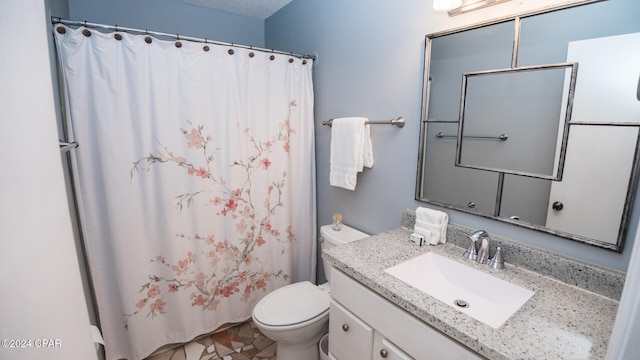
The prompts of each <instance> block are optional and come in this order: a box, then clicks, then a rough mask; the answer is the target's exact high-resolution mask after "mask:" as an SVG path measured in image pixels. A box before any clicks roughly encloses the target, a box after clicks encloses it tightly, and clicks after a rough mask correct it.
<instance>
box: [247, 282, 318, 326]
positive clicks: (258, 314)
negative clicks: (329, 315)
mask: <svg viewBox="0 0 640 360" xmlns="http://www.w3.org/2000/svg"><path fill="white" fill-rule="evenodd" d="M329 301H330V300H329V295H328V294H327V293H326V292H324V291H322V290H320V289H318V287H317V286H315V285H313V284H312V283H310V282H308V281H303V282H299V283H295V284H291V285H287V286H285V287H282V288H280V289H278V290H275V291H273V292H272V293H270V294H269V295H267V296H265V297H264V298H263V299H262V300H260V301H259V302H258V304H257V305H256V307H255V308H254V309H253V316H254V317H255V318H256V320H258V321H259V322H261V323H263V324H265V325H272V326H285V325H294V324H298V323H301V322H305V321H307V320H310V319H313V318H314V317H316V316H319V315H322V314H323V313H325V312H326V311H328V310H329Z"/></svg>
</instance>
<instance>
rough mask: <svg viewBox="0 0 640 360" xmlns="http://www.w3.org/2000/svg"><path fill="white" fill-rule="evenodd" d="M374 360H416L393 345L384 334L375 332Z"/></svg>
mask: <svg viewBox="0 0 640 360" xmlns="http://www.w3.org/2000/svg"><path fill="white" fill-rule="evenodd" d="M373 360H414V359H413V358H412V357H411V356H409V355H407V354H405V353H404V351H402V350H400V349H399V348H398V347H397V346H395V345H393V344H392V343H391V342H390V341H389V340H388V339H385V337H384V336H382V334H380V333H379V332H377V331H376V332H375V335H374V336H373Z"/></svg>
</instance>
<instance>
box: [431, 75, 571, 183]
mask: <svg viewBox="0 0 640 360" xmlns="http://www.w3.org/2000/svg"><path fill="white" fill-rule="evenodd" d="M577 68H578V65H577V64H576V63H569V64H556V65H548V66H528V67H521V68H517V69H500V70H490V71H479V72H469V73H465V74H463V75H462V95H461V99H462V101H461V104H460V114H461V115H460V122H459V128H458V136H459V137H458V142H457V151H456V166H462V167H469V168H473V169H481V170H491V171H498V172H503V173H510V174H516V175H524V176H532V177H539V178H545V179H552V180H560V179H561V178H562V167H563V161H564V149H565V146H566V137H565V136H564V135H565V133H566V131H567V126H568V122H569V119H570V117H571V104H572V100H573V90H574V86H575V75H576V72H577ZM567 79H568V81H565V80H567ZM487 89H490V91H487ZM564 93H566V94H568V96H566V97H564V96H563V94H564ZM443 136H444V135H443ZM559 139H561V142H560V146H556V144H558V140H559ZM533 155H535V156H533Z"/></svg>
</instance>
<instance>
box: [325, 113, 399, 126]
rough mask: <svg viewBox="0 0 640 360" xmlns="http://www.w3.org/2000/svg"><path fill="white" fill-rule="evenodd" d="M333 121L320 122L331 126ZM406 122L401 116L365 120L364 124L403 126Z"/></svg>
mask: <svg viewBox="0 0 640 360" xmlns="http://www.w3.org/2000/svg"><path fill="white" fill-rule="evenodd" d="M332 122H333V119H330V120H326V121H323V122H322V125H328V126H331V123H332ZM405 123H406V121H405V119H404V118H403V117H402V116H401V117H399V118H397V119H393V120H368V121H366V122H365V124H371V125H380V124H382V125H395V126H397V127H399V128H402V127H404V124H405Z"/></svg>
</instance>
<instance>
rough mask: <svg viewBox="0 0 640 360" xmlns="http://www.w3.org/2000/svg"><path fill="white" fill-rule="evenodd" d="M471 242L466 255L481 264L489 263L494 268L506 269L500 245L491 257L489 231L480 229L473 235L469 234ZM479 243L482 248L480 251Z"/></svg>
mask: <svg viewBox="0 0 640 360" xmlns="http://www.w3.org/2000/svg"><path fill="white" fill-rule="evenodd" d="M468 237H469V240H470V241H471V243H470V244H469V248H468V249H467V251H465V252H464V257H465V258H466V259H469V260H471V261H475V262H477V263H480V264H485V263H486V264H487V265H489V266H490V267H492V268H494V269H504V261H503V260H502V251H501V249H500V247H499V246H498V247H497V248H496V252H495V254H494V255H493V257H490V254H489V250H490V247H489V246H490V244H491V238H490V237H489V233H487V232H486V231H484V230H478V231H476V232H474V233H473V234H471V235H468ZM477 243H480V250H479V251H478V247H477V245H476V244H477Z"/></svg>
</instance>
